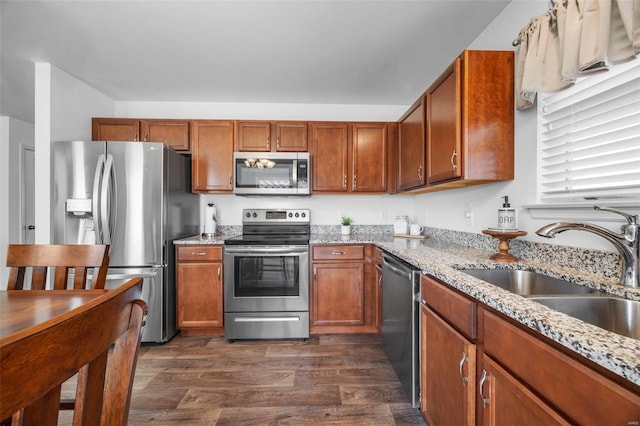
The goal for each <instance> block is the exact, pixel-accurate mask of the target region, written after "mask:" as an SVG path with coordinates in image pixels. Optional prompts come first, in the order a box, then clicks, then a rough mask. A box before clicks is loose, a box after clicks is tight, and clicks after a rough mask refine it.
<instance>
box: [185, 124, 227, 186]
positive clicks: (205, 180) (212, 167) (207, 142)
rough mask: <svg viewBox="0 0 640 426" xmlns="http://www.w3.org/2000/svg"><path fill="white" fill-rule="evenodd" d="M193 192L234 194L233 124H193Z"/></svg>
mask: <svg viewBox="0 0 640 426" xmlns="http://www.w3.org/2000/svg"><path fill="white" fill-rule="evenodd" d="M191 149H192V157H191V162H192V169H193V170H192V185H191V189H192V191H193V192H231V191H232V190H233V184H232V179H233V168H232V167H233V122H232V121H220V120H194V121H192V122H191Z"/></svg>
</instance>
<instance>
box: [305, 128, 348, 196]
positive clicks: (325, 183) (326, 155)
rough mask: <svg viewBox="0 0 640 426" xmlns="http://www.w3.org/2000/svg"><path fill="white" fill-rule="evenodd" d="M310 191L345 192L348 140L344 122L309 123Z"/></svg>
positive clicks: (346, 187) (346, 188)
mask: <svg viewBox="0 0 640 426" xmlns="http://www.w3.org/2000/svg"><path fill="white" fill-rule="evenodd" d="M310 126H311V143H312V152H311V161H312V166H313V171H312V173H313V191H330V192H336V191H339V192H346V191H347V190H348V186H347V185H348V179H349V174H350V172H349V168H348V164H349V137H348V131H347V129H348V126H347V124H346V123H311V124H310Z"/></svg>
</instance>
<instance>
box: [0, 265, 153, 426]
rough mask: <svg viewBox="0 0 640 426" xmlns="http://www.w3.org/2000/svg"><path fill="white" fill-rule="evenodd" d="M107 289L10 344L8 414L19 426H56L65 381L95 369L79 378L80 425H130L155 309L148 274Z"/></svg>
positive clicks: (4, 355) (5, 375)
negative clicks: (145, 290) (150, 312)
mask: <svg viewBox="0 0 640 426" xmlns="http://www.w3.org/2000/svg"><path fill="white" fill-rule="evenodd" d="M98 291H100V290H98ZM102 291H103V293H102V294H101V295H99V296H98V297H96V298H94V299H93V300H91V301H90V302H88V303H86V304H84V305H82V306H80V307H78V308H76V309H75V310H74V311H68V312H66V313H64V314H62V315H59V316H57V317H56V318H55V319H51V320H48V321H44V322H42V323H40V324H38V325H36V326H33V327H32V329H31V330H29V332H28V333H27V332H22V333H17V336H15V337H13V336H12V338H9V339H7V341H6V342H3V345H2V351H0V361H1V362H2V365H3V367H2V370H1V375H2V390H3V392H2V393H0V399H1V400H2V403H0V414H1V416H2V417H5V416H11V425H16V426H17V425H23V426H24V425H37V426H54V425H56V424H57V422H58V408H59V407H58V401H59V399H60V389H61V385H62V383H63V382H64V381H66V380H67V379H68V378H70V377H71V376H73V374H74V373H75V372H76V371H78V370H79V369H81V368H84V369H85V370H86V371H88V372H89V373H88V374H87V375H86V376H85V380H82V381H81V380H79V381H78V389H77V392H76V407H75V411H74V416H73V424H74V425H78V426H79V425H82V426H93V425H101V426H107V425H108V426H112V425H113V426H115V425H126V424H127V418H128V413H129V404H130V401H131V391H132V387H133V378H134V375H135V369H136V362H137V358H138V351H139V348H140V340H141V337H142V326H143V324H144V317H145V315H146V313H147V306H146V303H145V302H144V301H142V300H140V299H139V298H140V295H141V292H142V279H141V278H134V279H132V280H130V281H128V282H126V283H124V284H123V285H121V286H119V287H117V288H115V289H113V290H108V291H104V290H102ZM29 293H31V292H29ZM65 293H66V292H65ZM32 294H33V295H34V297H36V298H37V297H38V295H37V294H36V293H35V292H33V293H32ZM111 345H113V349H112V350H109V347H110V346H111ZM83 366H85V367H83ZM5 386H6V388H5Z"/></svg>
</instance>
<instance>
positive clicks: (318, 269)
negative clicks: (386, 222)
mask: <svg viewBox="0 0 640 426" xmlns="http://www.w3.org/2000/svg"><path fill="white" fill-rule="evenodd" d="M369 250H373V246H370V245H314V246H312V248H311V253H312V263H311V291H310V300H311V302H310V318H311V324H310V332H311V333H312V334H319V333H377V327H378V326H377V324H376V323H375V322H376V318H377V309H378V308H377V304H378V301H377V297H376V295H377V292H376V289H375V286H376V283H375V281H374V279H373V276H372V274H371V273H370V272H368V273H367V272H365V269H366V268H365V256H366V257H371V256H370V254H369V253H367V254H365V253H366V252H367V251H369ZM372 266H373V263H369V267H372Z"/></svg>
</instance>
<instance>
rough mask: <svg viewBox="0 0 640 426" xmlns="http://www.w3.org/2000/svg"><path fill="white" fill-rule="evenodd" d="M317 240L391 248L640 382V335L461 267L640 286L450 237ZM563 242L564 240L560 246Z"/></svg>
mask: <svg viewBox="0 0 640 426" xmlns="http://www.w3.org/2000/svg"><path fill="white" fill-rule="evenodd" d="M232 236H234V235H220V236H216V237H215V238H201V237H199V236H194V237H189V238H185V239H182V240H177V241H175V243H176V244H223V243H224V240H225V239H226V238H229V237H232ZM310 243H311V244H376V245H377V246H378V247H380V248H382V249H384V250H385V251H387V252H389V253H391V254H394V255H396V256H398V257H400V258H401V259H403V260H405V261H407V262H409V263H411V264H412V265H414V266H416V267H418V268H420V269H421V270H422V271H423V273H425V274H430V275H433V276H435V277H436V278H439V279H441V280H442V281H444V282H446V283H448V284H450V285H451V286H453V287H454V288H456V289H458V290H460V291H462V292H463V293H465V294H467V295H469V296H471V297H473V298H475V299H478V300H479V301H481V302H482V303H484V304H486V305H487V306H489V307H491V308H493V309H495V310H496V311H498V312H501V313H503V314H505V315H507V316H508V317H510V318H513V319H514V320H516V321H518V322H520V323H521V324H524V325H525V326H527V327H529V328H531V329H533V330H535V331H537V332H539V333H541V334H542V335H544V336H546V337H548V338H550V339H552V340H554V341H555V342H558V343H559V344H561V345H563V346H565V347H567V348H569V349H571V350H573V351H575V352H577V353H578V354H580V355H582V356H584V357H585V358H587V359H589V360H591V361H593V362H595V363H597V364H599V365H601V366H602V367H604V368H606V369H608V370H610V371H612V372H613V373H615V374H617V375H619V376H621V377H623V378H625V379H626V380H629V381H630V382H632V383H634V384H636V385H638V386H640V340H635V339H631V338H628V337H624V336H621V335H618V334H615V333H610V332H607V331H606V330H603V329H601V328H599V327H596V326H593V325H590V324H588V323H585V322H583V321H581V320H578V319H576V318H573V317H570V316H568V315H565V314H563V313H560V312H557V311H554V310H552V309H550V308H547V307H546V306H543V305H541V304H539V303H536V302H535V301H533V300H528V299H527V298H524V297H522V296H519V295H516V294H513V293H511V292H509V291H506V290H503V289H501V288H499V287H496V286H494V285H492V284H489V283H487V282H484V281H482V280H480V279H477V278H474V277H472V276H471V275H468V274H465V273H463V272H461V271H459V270H458V269H461V268H487V269H498V268H518V269H527V270H532V271H536V272H540V273H544V274H546V275H549V276H552V277H556V278H562V279H565V280H567V281H571V282H574V283H577V284H581V285H585V286H588V287H591V288H594V289H596V290H600V291H604V292H607V293H610V294H612V295H614V296H619V297H625V298H628V299H633V300H640V289H632V288H628V287H623V286H620V285H618V284H617V281H618V280H617V279H616V278H607V277H606V276H604V277H603V276H602V275H589V274H585V273H582V272H580V271H578V270H576V269H569V268H564V267H559V266H558V267H556V266H554V265H553V263H552V262H551V261H550V259H547V258H544V259H541V260H540V261H531V260H523V261H520V262H518V263H513V264H505V263H497V262H493V261H491V260H489V257H490V256H491V255H492V254H493V253H494V252H495V251H491V250H486V249H479V248H472V247H468V246H463V245H458V244H453V243H451V242H449V241H448V240H441V239H435V238H427V239H424V240H419V239H411V238H395V237H394V236H393V235H390V234H388V233H371V234H354V235H351V236H342V235H340V234H338V233H312V235H311V240H310ZM559 247H560V246H559Z"/></svg>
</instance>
